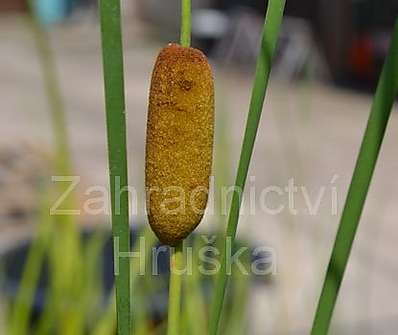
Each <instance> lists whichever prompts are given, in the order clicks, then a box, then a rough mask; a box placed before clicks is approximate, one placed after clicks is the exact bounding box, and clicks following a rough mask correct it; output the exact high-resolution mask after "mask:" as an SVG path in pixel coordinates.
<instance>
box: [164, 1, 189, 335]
mask: <svg viewBox="0 0 398 335" xmlns="http://www.w3.org/2000/svg"><path fill="white" fill-rule="evenodd" d="M180 43H181V45H182V46H184V47H189V46H190V45H191V0H181V30H180ZM182 245H183V242H180V243H179V244H178V245H177V246H176V247H175V248H171V252H172V255H171V257H170V284H169V307H168V308H169V310H168V323H167V335H179V331H180V330H179V329H180V323H181V322H180V314H181V287H182V275H181V274H179V273H178V270H180V269H181V268H182V266H183V252H182V249H183V247H182Z"/></svg>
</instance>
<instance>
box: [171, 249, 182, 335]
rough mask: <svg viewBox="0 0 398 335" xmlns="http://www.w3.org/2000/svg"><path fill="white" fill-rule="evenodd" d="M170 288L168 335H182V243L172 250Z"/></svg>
mask: <svg viewBox="0 0 398 335" xmlns="http://www.w3.org/2000/svg"><path fill="white" fill-rule="evenodd" d="M170 253H171V257H170V288H169V311H168V323H167V335H180V314H181V287H182V275H181V273H179V272H180V271H181V270H182V267H183V262H184V257H183V247H182V242H181V243H179V244H178V245H177V246H176V247H175V248H170Z"/></svg>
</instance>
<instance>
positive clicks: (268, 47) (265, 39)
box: [209, 0, 285, 335]
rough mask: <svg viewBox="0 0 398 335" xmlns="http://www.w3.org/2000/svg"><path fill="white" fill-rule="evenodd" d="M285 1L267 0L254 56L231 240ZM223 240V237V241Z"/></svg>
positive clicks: (220, 297)
mask: <svg viewBox="0 0 398 335" xmlns="http://www.w3.org/2000/svg"><path fill="white" fill-rule="evenodd" d="M284 8H285V0H270V1H269V3H268V9H267V15H266V18H265V23H264V28H263V32H262V39H261V48H260V53H259V55H258V59H257V66H256V74H255V80H254V86H253V90H252V97H251V102H250V107H249V114H248V118H247V123H246V130H245V135H244V138H243V144H242V149H241V154H240V160H239V166H238V172H237V176H236V181H235V187H236V188H235V189H236V190H238V191H235V192H234V194H233V196H232V202H231V208H230V212H229V217H228V224H227V233H226V238H230V239H231V240H232V241H234V239H235V235H236V229H237V226H238V219H239V211H240V206H241V201H242V199H241V193H242V192H243V189H244V186H245V183H246V178H247V173H248V169H249V165H250V159H251V156H252V153H253V147H254V142H255V139H256V135H257V129H258V125H259V122H260V117H261V112H262V109H263V104H264V99H265V94H266V90H267V86H268V81H269V76H270V72H271V62H272V58H273V55H274V52H275V48H276V43H277V40H278V35H279V29H280V26H281V22H282V18H283V11H284ZM224 243H226V240H225V241H224ZM225 250H226V248H225V245H224V252H223V260H222V261H221V268H220V271H219V273H218V275H217V279H216V288H215V297H214V301H213V303H212V306H211V313H210V324H209V333H210V335H216V334H217V332H218V328H219V323H220V318H221V312H222V307H223V302H224V296H225V290H226V286H227V280H228V278H227V274H226V264H225Z"/></svg>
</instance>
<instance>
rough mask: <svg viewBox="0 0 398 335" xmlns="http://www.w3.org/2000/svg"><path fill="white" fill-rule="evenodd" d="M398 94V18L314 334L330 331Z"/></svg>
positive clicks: (335, 245)
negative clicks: (340, 289)
mask: <svg viewBox="0 0 398 335" xmlns="http://www.w3.org/2000/svg"><path fill="white" fill-rule="evenodd" d="M397 94H398V21H397V23H396V26H395V31H394V35H393V39H392V42H391V47H390V51H389V53H388V55H387V58H386V61H385V64H384V68H383V71H382V74H381V76H380V80H379V84H378V87H377V90H376V95H375V97H374V100H373V105H372V110H371V112H370V116H369V120H368V125H367V128H366V131H365V134H364V137H363V140H362V145H361V149H360V151H359V155H358V159H357V163H356V166H355V170H354V174H353V177H352V180H351V185H350V188H349V190H348V195H347V199H346V202H345V206H344V210H343V214H342V217H341V221H340V225H339V228H338V231H337V235H336V240H335V243H334V246H333V251H332V255H331V258H330V261H329V265H328V269H327V274H326V278H325V281H324V284H323V289H322V293H321V296H320V299H319V303H318V308H317V311H316V314H315V320H314V323H313V326H312V331H311V334H312V335H326V334H327V333H328V330H329V326H330V322H331V318H332V314H333V310H334V307H335V304H336V300H337V295H338V292H339V288H340V285H341V282H342V280H343V276H344V272H345V269H346V266H347V262H348V259H349V256H350V251H351V247H352V243H353V241H354V238H355V234H356V231H357V228H358V223H359V220H360V217H361V214H362V209H363V206H364V203H365V200H366V196H367V193H368V190H369V185H370V182H371V180H372V176H373V171H374V169H375V166H376V162H377V158H378V156H379V152H380V148H381V145H382V142H383V138H384V134H385V130H386V127H387V123H388V120H389V117H390V114H391V110H392V106H393V104H394V99H395V97H396V96H397Z"/></svg>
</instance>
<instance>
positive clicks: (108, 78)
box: [100, 0, 130, 335]
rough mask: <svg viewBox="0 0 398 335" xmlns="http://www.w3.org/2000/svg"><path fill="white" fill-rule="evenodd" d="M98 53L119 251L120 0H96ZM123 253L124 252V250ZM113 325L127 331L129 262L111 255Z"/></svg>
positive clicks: (123, 183)
mask: <svg viewBox="0 0 398 335" xmlns="http://www.w3.org/2000/svg"><path fill="white" fill-rule="evenodd" d="M100 16H101V33H102V53H103V55H102V56H103V67H104V84H105V105H106V123H107V134H108V159H109V177H110V187H111V202H112V204H111V208H112V232H113V238H114V242H115V245H116V244H117V245H118V247H119V248H118V251H119V252H120V253H126V252H129V250H130V232H129V208H128V206H129V204H128V192H116V190H123V189H126V187H127V185H128V180H127V148H126V118H125V96H124V74H123V45H122V30H121V9H120V0H100ZM125 255H126V254H125ZM115 262H118V264H117V265H118V269H119V272H118V273H115V286H116V309H117V329H118V334H119V335H130V262H129V258H128V257H120V254H119V255H115Z"/></svg>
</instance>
